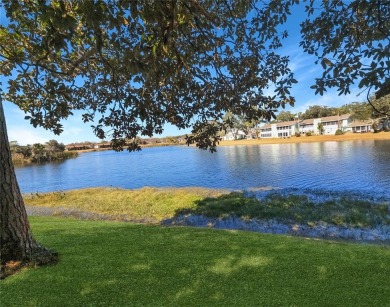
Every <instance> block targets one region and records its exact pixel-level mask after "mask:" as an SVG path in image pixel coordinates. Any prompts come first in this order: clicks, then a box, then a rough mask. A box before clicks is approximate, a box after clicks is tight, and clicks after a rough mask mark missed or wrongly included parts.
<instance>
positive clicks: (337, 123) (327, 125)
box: [314, 114, 351, 134]
mask: <svg viewBox="0 0 390 307" xmlns="http://www.w3.org/2000/svg"><path fill="white" fill-rule="evenodd" d="M319 122H321V123H322V124H323V127H324V134H335V133H336V131H337V130H338V129H340V130H342V131H347V130H348V125H349V124H350V123H351V114H343V115H334V116H327V117H321V118H320V121H319ZM314 128H315V129H316V130H317V133H318V129H317V127H314Z"/></svg>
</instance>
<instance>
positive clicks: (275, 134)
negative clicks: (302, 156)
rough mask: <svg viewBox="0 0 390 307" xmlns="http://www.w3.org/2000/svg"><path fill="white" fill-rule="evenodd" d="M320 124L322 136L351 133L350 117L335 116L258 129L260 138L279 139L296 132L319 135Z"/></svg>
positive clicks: (344, 115) (345, 115)
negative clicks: (340, 131) (341, 132)
mask: <svg viewBox="0 0 390 307" xmlns="http://www.w3.org/2000/svg"><path fill="white" fill-rule="evenodd" d="M319 123H322V124H323V127H324V134H332V135H334V134H335V133H336V131H337V130H338V129H340V130H342V131H352V128H350V127H349V125H350V123H351V115H350V114H343V115H335V116H327V117H321V118H311V119H305V120H301V121H297V120H295V121H289V122H281V123H274V124H266V125H264V126H263V127H261V128H260V131H261V133H260V137H261V138H281V137H290V136H293V135H295V133H296V132H298V131H299V132H300V133H302V134H306V133H307V132H311V133H313V134H320V132H319V131H318V124H319Z"/></svg>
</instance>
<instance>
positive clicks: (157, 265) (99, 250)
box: [0, 217, 390, 307]
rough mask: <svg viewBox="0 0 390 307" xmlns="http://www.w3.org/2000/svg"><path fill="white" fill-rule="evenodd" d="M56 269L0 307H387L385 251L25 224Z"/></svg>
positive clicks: (141, 229) (107, 226) (105, 226)
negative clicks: (52, 254)
mask: <svg viewBox="0 0 390 307" xmlns="http://www.w3.org/2000/svg"><path fill="white" fill-rule="evenodd" d="M30 221H31V225H32V227H33V232H34V233H35V236H36V238H37V239H38V240H39V241H40V242H41V243H43V244H44V245H45V246H49V247H51V248H53V249H55V250H57V251H58V252H59V254H60V262H59V263H58V264H57V265H55V266H49V267H41V268H38V269H28V270H23V271H22V272H20V273H18V274H16V275H14V276H10V277H8V278H7V279H5V280H3V281H1V282H0V290H1V296H0V303H1V306H4V307H8V306H157V305H164V306H168V305H169V306H206V305H207V306H261V305H262V306H265V305H266V306H270V305H278V306H280V305H283V306H287V305H289V306H291V305H292V306H294V305H295V306H315V305H316V306H318V305H322V306H323V305H327V306H386V305H387V306H388V305H389V304H390V282H389V276H390V248H389V247H388V246H378V245H366V244H353V243H343V242H331V241H323V240H314V239H304V238H297V237H288V236H278V235H266V234H259V233H251V232H242V231H223V230H212V229H194V228H185V227H161V226H156V225H155V226H151V225H140V224H130V223H122V222H102V221H80V220H74V219H64V218H58V217H33V218H30Z"/></svg>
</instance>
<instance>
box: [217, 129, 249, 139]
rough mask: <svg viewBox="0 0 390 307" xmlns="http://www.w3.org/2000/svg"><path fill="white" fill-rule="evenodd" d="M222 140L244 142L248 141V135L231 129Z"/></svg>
mask: <svg viewBox="0 0 390 307" xmlns="http://www.w3.org/2000/svg"><path fill="white" fill-rule="evenodd" d="M222 139H223V140H224V141H233V140H242V139H246V133H245V132H244V131H242V130H239V129H230V130H229V131H228V132H227V133H226V135H224V136H223V137H222Z"/></svg>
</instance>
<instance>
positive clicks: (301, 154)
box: [16, 140, 390, 198]
mask: <svg viewBox="0 0 390 307" xmlns="http://www.w3.org/2000/svg"><path fill="white" fill-rule="evenodd" d="M217 150H218V151H217V152H216V153H213V154H211V153H209V152H208V151H203V150H199V149H197V148H194V147H187V146H172V147H154V148H145V149H143V150H142V151H141V152H136V153H128V152H127V151H125V152H119V153H117V152H114V151H99V152H90V153H83V154H80V156H79V157H78V158H76V159H71V160H66V161H64V162H60V163H48V164H43V165H28V166H21V167H17V168H16V175H17V178H18V180H19V185H20V188H21V190H22V193H30V192H49V191H60V190H61V191H64V190H69V189H80V188H87V187H100V186H113V187H121V188H140V187H144V186H153V187H187V186H197V187H209V188H227V189H245V190H248V189H255V190H256V189H262V188H264V187H270V188H284V189H285V188H296V189H313V190H326V191H359V192H364V193H365V192H367V193H375V194H378V195H385V196H386V197H389V198H390V141H378V140H373V141H345V142H318V143H300V144H268V145H256V146H226V147H218V149H217Z"/></svg>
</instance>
